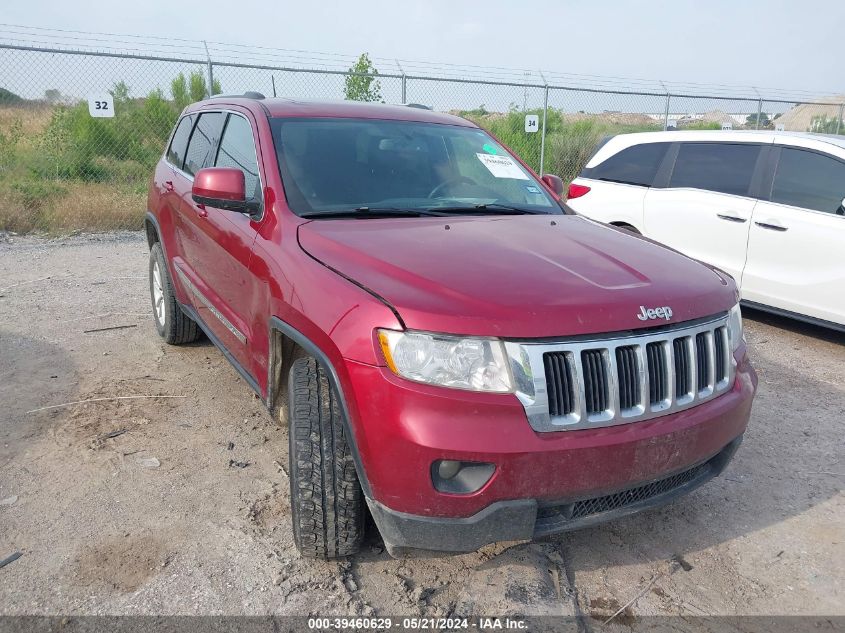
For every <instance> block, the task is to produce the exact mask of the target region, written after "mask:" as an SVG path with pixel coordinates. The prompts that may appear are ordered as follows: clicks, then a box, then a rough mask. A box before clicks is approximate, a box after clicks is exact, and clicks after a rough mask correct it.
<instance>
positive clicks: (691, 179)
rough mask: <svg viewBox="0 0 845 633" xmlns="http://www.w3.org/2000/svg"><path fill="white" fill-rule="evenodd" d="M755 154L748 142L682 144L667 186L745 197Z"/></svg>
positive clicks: (754, 147) (756, 146) (755, 161)
mask: <svg viewBox="0 0 845 633" xmlns="http://www.w3.org/2000/svg"><path fill="white" fill-rule="evenodd" d="M759 154H760V146H759V145H753V144H751V143H682V144H681V147H680V148H679V150H678V158H677V160H676V161H675V168H674V170H673V171H672V178H671V179H670V180H669V186H670V187H690V188H693V189H704V190H706V191H716V192H719V193H730V194H733V195H736V196H747V195H748V189H749V187H750V186H751V176H752V174H753V173H754V166H755V164H756V163H757V157H758V156H759Z"/></svg>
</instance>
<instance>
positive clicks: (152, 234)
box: [144, 211, 164, 248]
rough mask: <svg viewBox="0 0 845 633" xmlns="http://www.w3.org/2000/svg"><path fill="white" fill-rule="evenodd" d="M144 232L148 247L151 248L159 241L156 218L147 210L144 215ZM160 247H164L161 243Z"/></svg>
mask: <svg viewBox="0 0 845 633" xmlns="http://www.w3.org/2000/svg"><path fill="white" fill-rule="evenodd" d="M144 234H145V235H146V236H147V246H148V247H149V248H152V247H153V244H155V243H156V242H161V235H160V231H159V227H158V220H156V218H155V216H154V215H153V214H152V213H150V212H149V211H147V213H146V215H145V216H144ZM162 248H164V245H163V244H162Z"/></svg>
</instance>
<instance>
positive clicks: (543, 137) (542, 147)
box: [540, 84, 549, 178]
mask: <svg viewBox="0 0 845 633" xmlns="http://www.w3.org/2000/svg"><path fill="white" fill-rule="evenodd" d="M543 90H544V93H543V129H542V130H541V131H540V177H541V178H542V177H543V166H544V160H545V158H546V113H547V112H548V111H549V86H548V84H546V86H545V87H544V89H543Z"/></svg>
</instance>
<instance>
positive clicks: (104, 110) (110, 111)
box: [88, 93, 114, 118]
mask: <svg viewBox="0 0 845 633" xmlns="http://www.w3.org/2000/svg"><path fill="white" fill-rule="evenodd" d="M88 113H89V114H90V115H91V116H93V117H97V118H111V117H113V116H114V99H112V96H111V95H110V94H108V93H106V94H102V95H92V96H90V97H88Z"/></svg>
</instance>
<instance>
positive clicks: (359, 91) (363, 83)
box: [343, 53, 382, 101]
mask: <svg viewBox="0 0 845 633" xmlns="http://www.w3.org/2000/svg"><path fill="white" fill-rule="evenodd" d="M377 76H378V70H376V67H375V66H373V62H371V61H370V56H369V55H367V53H362V54H361V56H360V57H359V58H358V61H357V62H355V65H353V66H352V68H350V69H349V74H348V75H347V76H346V81H345V85H344V87H343V95H344V97H345V98H346V99H347V100H349V101H382V98H381V83H380V82H379V80H378V79H376V77H377Z"/></svg>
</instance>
